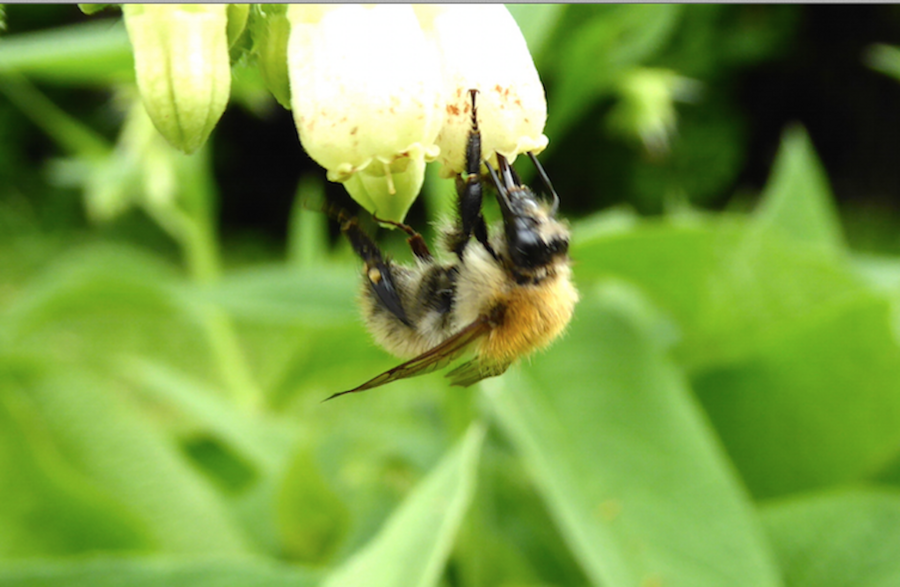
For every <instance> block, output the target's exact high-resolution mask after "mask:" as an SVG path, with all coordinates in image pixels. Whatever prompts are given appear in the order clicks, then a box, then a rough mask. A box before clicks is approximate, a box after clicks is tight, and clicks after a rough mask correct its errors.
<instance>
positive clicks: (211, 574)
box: [0, 558, 318, 587]
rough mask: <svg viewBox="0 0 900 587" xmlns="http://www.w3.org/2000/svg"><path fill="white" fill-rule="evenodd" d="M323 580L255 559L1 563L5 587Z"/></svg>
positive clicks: (291, 584) (263, 585) (298, 585)
mask: <svg viewBox="0 0 900 587" xmlns="http://www.w3.org/2000/svg"><path fill="white" fill-rule="evenodd" d="M317 583H318V581H317V574H316V573H315V572H313V571H309V570H305V569H301V568H298V567H292V566H288V565H283V564H276V563H272V562H269V561H263V560H257V559H251V558H246V559H244V558H241V559H237V560H235V559H233V558H229V559H223V558H214V559H196V560H189V561H188V560H173V559H168V558H165V559H163V558H100V559H95V560H88V561H75V562H63V561H55V560H54V561H51V560H41V561H30V562H27V563H14V564H9V563H7V564H5V565H2V566H0V584H2V585H4V586H5V587H71V586H73V585H90V586H91V587H125V586H128V587H245V586H249V585H252V586H253V587H313V586H314V585H316V584H317Z"/></svg>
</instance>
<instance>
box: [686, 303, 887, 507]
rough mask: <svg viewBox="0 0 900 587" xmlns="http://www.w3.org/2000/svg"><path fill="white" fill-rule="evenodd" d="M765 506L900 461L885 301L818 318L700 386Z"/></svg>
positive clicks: (710, 372)
mask: <svg viewBox="0 0 900 587" xmlns="http://www.w3.org/2000/svg"><path fill="white" fill-rule="evenodd" d="M694 385H695V388H696V390H697V394H698V397H699V398H700V400H701V401H702V402H703V404H704V406H705V407H706V409H707V411H708V413H709V416H710V418H711V419H712V420H713V422H714V423H715V424H716V427H717V429H718V430H719V434H720V435H721V436H722V439H723V441H724V442H725V445H726V446H727V448H728V452H729V453H730V455H731V457H732V458H733V459H734V461H735V464H736V465H737V466H738V468H739V469H740V470H741V472H742V473H743V476H744V480H745V482H746V483H747V485H748V487H749V488H750V489H751V491H752V492H753V493H754V495H756V496H757V497H770V496H777V495H782V494H785V493H789V492H793V491H800V490H808V489H811V488H815V487H822V486H828V485H832V484H835V483H846V482H850V481H853V480H857V479H859V478H861V477H866V476H868V475H870V474H873V473H875V472H876V471H877V470H879V469H881V468H882V467H883V466H885V465H886V464H887V463H888V461H889V460H890V459H891V458H893V457H894V456H896V455H897V454H898V452H900V449H898V447H900V348H898V345H897V342H896V338H895V336H894V329H893V327H892V324H891V309H890V305H889V303H888V302H887V301H886V300H883V299H879V298H878V297H876V296H874V295H871V294H870V295H867V296H866V295H864V296H860V297H859V298H857V299H852V300H850V301H848V302H847V303H845V304H841V305H836V306H834V307H830V308H824V309H822V310H820V311H819V312H818V313H817V314H816V315H813V316H809V317H808V318H807V319H806V320H803V321H802V322H800V323H799V324H795V325H794V327H793V328H792V329H789V330H785V331H782V332H778V333H777V334H775V335H773V336H771V337H770V338H769V339H768V340H767V341H766V342H765V344H763V343H760V344H759V345H758V347H757V348H756V350H755V351H753V352H751V353H748V354H747V355H746V356H744V357H743V358H741V359H736V360H735V361H733V362H730V363H724V364H721V365H718V366H710V367H709V368H708V369H706V370H704V371H702V372H700V373H698V374H697V375H696V376H695V377H694Z"/></svg>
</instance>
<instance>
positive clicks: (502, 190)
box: [484, 155, 511, 211]
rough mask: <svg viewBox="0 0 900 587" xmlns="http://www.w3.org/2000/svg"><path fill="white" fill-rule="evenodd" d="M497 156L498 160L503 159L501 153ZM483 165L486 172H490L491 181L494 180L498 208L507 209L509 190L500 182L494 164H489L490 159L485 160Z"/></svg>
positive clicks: (508, 207) (508, 206) (508, 205)
mask: <svg viewBox="0 0 900 587" xmlns="http://www.w3.org/2000/svg"><path fill="white" fill-rule="evenodd" d="M497 158H498V160H500V161H505V159H503V155H497ZM484 165H485V167H487V170H488V173H490V174H491V181H492V182H494V187H496V188H497V195H498V196H500V197H499V198H498V202H499V204H500V208H502V209H503V210H506V211H509V209H510V206H511V204H510V202H509V192H508V191H507V190H506V186H505V185H504V184H502V183H500V177H499V176H498V175H497V171H496V170H495V169H494V166H493V165H491V162H490V161H488V160H485V161H484Z"/></svg>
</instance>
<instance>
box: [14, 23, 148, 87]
mask: <svg viewBox="0 0 900 587" xmlns="http://www.w3.org/2000/svg"><path fill="white" fill-rule="evenodd" d="M6 73H22V74H25V75H28V76H29V77H31V78H32V79H39V80H43V81H49V82H58V83H65V84H71V83H81V84H100V85H104V86H106V84H109V83H112V82H123V81H128V80H133V79H134V57H133V56H132V54H131V44H130V43H129V42H128V35H127V34H126V33H125V27H124V26H123V25H122V23H121V22H116V23H113V24H110V21H108V20H100V21H97V22H86V23H81V24H75V25H71V26H67V27H60V28H57V29H52V30H45V31H38V32H34V33H24V34H20V35H12V36H5V37H3V43H2V44H0V75H3V74H6Z"/></svg>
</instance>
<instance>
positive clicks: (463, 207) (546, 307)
mask: <svg viewBox="0 0 900 587" xmlns="http://www.w3.org/2000/svg"><path fill="white" fill-rule="evenodd" d="M470 94H471V96H472V128H471V130H470V131H469V137H468V141H467V145H466V172H465V173H464V174H462V175H460V176H459V177H458V178H457V180H456V187H457V194H458V200H457V211H458V219H457V222H456V224H455V225H454V226H453V227H451V228H449V229H447V230H444V231H443V238H442V243H441V244H442V247H443V248H445V249H446V250H447V253H449V256H450V258H451V260H449V261H447V262H441V261H439V260H437V259H436V258H435V257H434V256H433V255H432V253H431V251H430V250H429V248H428V246H427V245H426V244H425V241H424V239H423V238H422V237H421V235H419V234H418V233H417V232H416V231H414V230H413V229H412V228H410V227H409V226H406V225H404V224H401V223H396V222H390V221H384V220H380V219H378V218H377V217H375V220H376V221H377V222H381V223H386V224H391V225H393V226H396V227H397V228H400V229H402V230H404V231H405V232H406V233H407V235H408V236H409V238H408V239H407V242H408V243H409V245H410V248H411V249H412V253H413V255H414V256H415V259H416V264H415V266H408V265H402V264H399V263H396V262H394V261H393V260H391V259H389V258H388V257H386V256H385V255H384V254H383V253H382V252H381V250H380V249H379V248H378V247H377V245H376V244H375V243H374V241H372V239H371V238H370V237H369V236H368V235H366V234H365V232H363V230H362V229H361V228H360V226H359V224H358V222H357V220H356V219H345V220H343V221H342V222H341V230H342V232H343V233H344V234H345V235H346V236H347V238H348V239H349V241H350V244H351V245H352V247H353V249H354V250H355V251H356V253H357V254H358V255H359V256H360V258H362V260H363V262H364V264H365V268H364V271H363V287H362V295H361V306H362V312H363V316H364V318H365V320H366V323H367V325H368V328H369V331H370V332H371V334H372V335H373V337H374V338H375V339H376V341H377V342H379V343H380V344H381V345H382V346H383V347H385V348H386V349H387V350H388V351H390V352H392V353H394V354H395V355H397V356H399V357H402V358H408V359H409V360H407V361H406V362H405V363H402V364H401V365H398V366H397V367H394V368H393V369H390V370H388V371H385V372H384V373H382V374H380V375H378V376H377V377H374V378H372V379H370V380H369V381H367V382H365V383H363V384H362V385H360V386H358V387H355V388H353V389H350V390H348V391H343V392H340V393H335V394H334V395H332V396H331V397H329V398H327V399H329V400H330V399H334V398H336V397H339V396H341V395H345V394H348V393H356V392H360V391H365V390H367V389H372V388H374V387H378V386H381V385H384V384H386V383H390V382H392V381H397V380H398V379H405V378H407V377H414V376H417V375H423V374H425V373H431V372H434V371H437V370H439V369H443V368H444V367H447V366H448V365H450V363H452V362H453V361H455V360H456V359H458V358H460V357H461V356H462V355H464V354H466V353H470V354H471V358H470V359H469V360H468V361H466V362H464V363H462V364H461V365H459V366H458V367H456V368H454V369H452V370H451V371H449V372H448V373H447V374H446V376H447V377H448V378H449V379H450V381H451V384H453V385H459V386H464V387H465V386H469V385H472V384H473V383H476V382H477V381H480V380H482V379H485V378H487V377H494V376H496V375H500V374H502V373H503V372H504V371H506V369H507V368H508V367H509V366H510V365H511V364H512V363H513V362H514V361H516V359H518V358H519V357H523V356H527V355H529V354H531V353H532V352H534V351H536V350H539V349H541V348H543V347H545V346H547V345H548V344H550V343H551V342H552V341H553V340H554V339H556V338H557V337H558V336H559V335H560V334H561V333H562V332H563V330H564V329H565V328H566V325H567V324H568V323H569V320H570V319H571V318H572V312H573V310H574V307H575V304H576V302H577V301H578V293H577V291H576V290H575V287H574V285H573V284H572V281H571V262H570V260H569V256H568V248H569V230H568V228H567V227H566V225H565V224H564V223H563V222H561V221H560V220H558V219H557V218H556V212H557V208H558V206H559V197H558V196H557V194H556V192H555V191H554V189H553V186H552V185H551V184H550V180H549V178H548V177H547V174H546V173H545V172H544V170H543V168H542V167H541V165H540V163H538V160H537V158H536V157H535V156H534V154H533V153H528V156H529V158H530V159H531V161H532V162H533V164H534V165H535V168H536V169H537V172H538V175H539V176H540V178H541V180H542V182H543V184H544V186H545V187H546V188H547V190H548V192H549V194H550V196H552V201H551V202H545V201H541V200H539V199H538V198H537V196H536V195H535V193H534V192H532V191H531V190H530V189H529V188H528V187H527V186H524V185H522V182H521V181H520V180H519V177H518V175H517V174H516V172H515V170H513V168H512V167H511V166H510V165H509V162H508V161H507V160H506V158H505V157H503V156H502V155H500V154H497V163H498V169H494V168H493V166H492V165H491V164H490V163H489V162H488V161H486V160H484V161H483V160H482V153H481V134H480V131H479V130H478V118H477V113H476V110H475V95H476V91H475V90H472V91H470ZM482 164H484V165H485V166H486V168H487V171H488V175H489V176H490V182H491V184H492V185H493V187H494V189H495V191H496V197H497V202H498V203H499V207H500V211H501V213H502V226H499V225H498V226H496V227H492V230H491V232H490V233H489V232H488V228H487V225H486V223H485V220H484V217H483V215H482V211H481V204H482V189H483V179H482V174H481V166H482Z"/></svg>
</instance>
